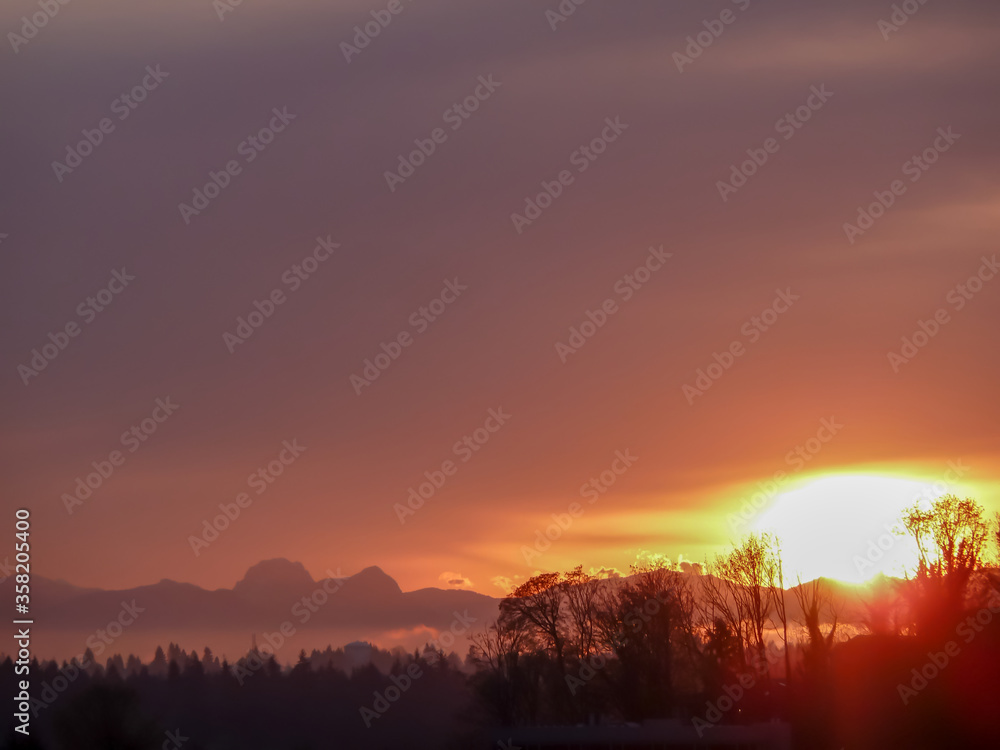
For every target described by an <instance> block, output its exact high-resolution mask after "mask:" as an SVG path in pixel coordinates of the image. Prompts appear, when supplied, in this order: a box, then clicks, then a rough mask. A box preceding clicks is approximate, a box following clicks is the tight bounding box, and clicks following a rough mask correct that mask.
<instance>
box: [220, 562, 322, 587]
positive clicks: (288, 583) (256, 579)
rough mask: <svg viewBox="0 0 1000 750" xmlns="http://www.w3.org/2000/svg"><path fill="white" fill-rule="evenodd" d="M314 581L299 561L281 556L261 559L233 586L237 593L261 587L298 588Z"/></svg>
mask: <svg viewBox="0 0 1000 750" xmlns="http://www.w3.org/2000/svg"><path fill="white" fill-rule="evenodd" d="M314 583H315V581H313V578H312V576H311V575H309V571H307V570H306V569H305V566H304V565H303V564H302V563H300V562H292V561H291V560H286V559H285V558H283V557H276V558H273V559H271V560H262V561H261V562H259V563H257V564H256V565H254V566H252V567H251V568H250V569H249V570H247V572H246V575H244V576H243V579H242V580H241V581H239V582H238V583H237V584H236V585H235V586H233V591H235V592H237V593H251V592H258V591H261V590H262V589H266V590H270V589H293V590H296V589H299V588H302V587H305V586H312V585H313V584H314Z"/></svg>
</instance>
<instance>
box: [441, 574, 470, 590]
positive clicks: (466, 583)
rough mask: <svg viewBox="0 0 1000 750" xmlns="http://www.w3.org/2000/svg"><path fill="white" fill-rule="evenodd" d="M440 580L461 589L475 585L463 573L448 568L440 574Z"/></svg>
mask: <svg viewBox="0 0 1000 750" xmlns="http://www.w3.org/2000/svg"><path fill="white" fill-rule="evenodd" d="M438 580H439V581H444V582H445V583H447V584H448V585H449V586H454V587H455V588H460V589H471V588H472V585H473V584H472V581H471V580H470V579H469V578H466V577H465V576H463V575H462V574H461V573H452V572H451V571H450V570H446V571H445V572H444V573H442V574H441V575H439V576H438Z"/></svg>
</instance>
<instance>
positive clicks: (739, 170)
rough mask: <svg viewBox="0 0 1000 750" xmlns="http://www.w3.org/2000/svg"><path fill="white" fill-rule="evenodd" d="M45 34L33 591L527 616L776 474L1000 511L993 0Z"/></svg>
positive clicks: (15, 431) (6, 288)
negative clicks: (390, 580)
mask: <svg viewBox="0 0 1000 750" xmlns="http://www.w3.org/2000/svg"><path fill="white" fill-rule="evenodd" d="M914 5H916V4H914ZM560 7H562V8H563V10H564V11H565V10H566V9H567V8H573V7H575V10H573V12H572V13H571V14H566V15H565V16H563V15H561V14H559V15H556V14H557V13H559V11H558V9H559V8H560ZM908 7H909V6H908ZM38 9H39V6H38V5H37V4H36V3H33V2H28V1H27V0H11V1H10V2H7V3H4V4H3V7H2V8H0V31H2V32H3V34H4V36H5V39H6V46H3V48H2V49H0V57H2V64H0V90H2V91H3V116H2V117H0V142H2V143H3V144H4V146H3V148H2V150H0V151H2V157H0V158H2V161H3V174H4V179H3V180H2V181H0V196H2V200H0V262H2V263H3V264H4V270H3V274H2V284H3V290H2V291H3V294H2V303H0V304H2V309H3V315H4V319H5V321H6V323H7V324H6V325H5V326H4V335H3V337H2V342H0V346H2V351H3V354H4V362H5V363H6V365H5V367H4V370H3V372H2V377H3V378H4V382H3V388H4V393H5V394H6V397H5V398H4V399H3V400H2V402H0V416H2V422H0V425H2V426H0V441H2V443H0V444H2V461H3V465H2V469H3V477H4V490H5V492H4V496H5V497H6V498H9V500H5V505H8V507H9V508H10V511H11V512H12V511H13V509H14V508H15V507H27V508H29V509H30V510H31V514H32V541H33V544H34V552H33V562H34V567H33V572H35V573H37V574H39V575H44V576H47V577H51V578H62V579H65V580H68V581H70V582H72V583H75V584H78V585H82V586H100V587H104V588H125V587H131V586H137V585H141V584H145V583H150V582H154V581H157V580H160V579H162V578H171V579H174V580H180V581H190V582H192V583H196V584H198V585H201V586H204V587H206V588H217V587H231V586H232V585H233V583H235V582H236V581H237V580H239V579H240V578H241V577H242V575H243V573H244V572H245V571H246V569H247V568H248V567H250V566H251V565H253V564H254V563H256V562H258V561H260V560H262V559H268V558H274V557H287V558H289V559H292V560H297V561H301V562H302V563H303V564H304V565H305V566H306V567H307V569H308V570H309V571H310V572H311V573H312V574H313V575H314V576H315V577H316V578H320V577H323V576H324V575H326V573H325V571H327V570H340V571H342V572H343V573H345V574H350V573H352V572H356V571H359V570H361V569H362V568H364V567H367V566H369V565H378V566H380V567H381V568H383V569H384V570H385V571H386V572H387V573H389V574H390V575H392V576H393V577H394V578H396V579H397V581H399V583H400V585H401V586H402V588H403V589H404V590H411V589H416V588H422V587H426V586H440V587H449V586H452V587H463V588H472V589H474V590H477V591H481V592H484V593H489V594H492V595H500V594H501V593H503V591H504V590H505V587H506V586H508V585H510V584H511V583H512V582H517V581H520V580H523V579H524V578H525V577H526V576H530V575H531V574H532V573H533V572H534V571H537V570H553V569H558V570H565V569H568V568H571V567H573V566H575V565H577V564H582V565H583V566H584V567H585V569H591V568H593V569H600V568H604V567H607V568H616V569H619V570H625V569H627V567H628V565H629V563H630V562H632V561H634V560H635V559H636V558H637V557H640V558H641V557H643V556H648V555H650V554H659V555H666V556H667V557H669V558H670V559H671V560H674V561H677V560H688V561H701V560H704V559H705V558H706V557H707V556H711V555H712V554H714V552H716V551H718V550H720V549H722V548H723V547H724V546H725V545H727V544H728V543H729V542H730V541H731V540H732V539H734V538H735V537H737V536H739V535H740V534H741V533H744V532H745V531H747V530H749V529H751V528H753V524H754V523H755V522H756V520H757V517H758V515H759V514H758V513H757V512H756V511H755V512H754V513H751V514H749V517H748V518H746V519H744V521H745V523H735V525H734V522H733V515H732V514H734V513H737V512H739V510H740V508H741V507H742V506H741V504H742V503H743V501H744V500H746V499H747V498H749V497H750V496H751V494H752V493H753V492H755V491H757V489H756V488H757V487H759V486H760V485H758V483H761V482H762V483H764V485H763V486H764V487H765V488H766V487H769V486H770V487H771V488H772V489H771V490H770V492H769V494H767V496H766V497H763V496H762V499H761V506H762V508H761V509H758V510H762V509H763V508H764V507H765V506H766V507H767V508H769V507H771V506H772V505H774V504H775V503H776V502H777V500H776V499H775V495H777V494H779V493H782V492H785V491H789V490H792V489H794V488H797V487H799V486H800V485H802V484H804V483H808V482H809V481H810V480H813V479H817V478H820V479H822V478H824V477H830V476H837V475H857V474H864V475H876V476H881V477H884V476H894V477H902V478H905V479H907V480H908V481H915V482H918V483H920V482H922V483H934V482H948V483H949V485H948V486H949V487H952V486H954V487H958V488H959V489H960V490H961V491H962V492H963V493H966V492H967V493H970V494H973V495H975V496H976V497H977V498H978V499H979V500H980V501H981V502H982V503H983V504H984V505H986V506H987V507H988V508H991V509H996V508H1000V496H998V494H997V486H998V485H997V482H998V481H1000V471H998V470H997V464H996V459H997V452H998V450H997V449H998V441H997V437H998V428H997V424H998V423H1000V421H998V416H1000V414H998V412H1000V399H997V398H996V382H997V377H998V374H1000V354H998V350H997V347H996V346H995V332H996V324H997V321H998V319H1000V297H998V290H1000V280H994V276H996V272H997V270H1000V268H998V269H996V270H991V269H994V268H995V264H996V260H995V259H996V257H997V256H996V253H997V249H998V248H997V241H996V237H997V231H996V229H997V223H998V220H1000V178H998V177H997V175H998V170H997V157H998V151H1000V142H998V140H997V138H996V133H997V132H998V125H1000V108H998V106H997V99H996V95H995V91H996V87H995V83H996V75H997V70H998V69H1000V68H998V64H1000V45H998V44H997V34H998V23H1000V8H998V7H997V6H996V5H995V3H990V2H985V1H983V2H973V1H971V0H959V1H958V2H952V3H944V2H928V3H926V4H924V5H920V6H918V8H917V10H916V12H914V13H913V14H912V16H909V17H907V18H906V19H905V23H902V24H899V23H898V21H897V23H892V20H891V16H892V14H893V7H892V5H891V4H890V3H862V2H855V1H849V2H843V3H837V4H835V5H832V4H829V3H819V2H815V1H811V2H791V1H790V0H786V1H783V2H779V1H778V0H770V1H764V0H739V1H738V2H710V3H698V4H693V3H692V4H686V5H685V6H684V7H680V8H678V7H674V4H672V3H669V4H668V3H659V2H651V1H645V0H635V1H634V2H628V3H612V2H599V1H598V0H588V1H587V2H584V3H582V4H580V5H579V6H573V5H572V4H570V3H563V4H562V6H560V5H559V4H558V3H556V2H554V1H551V2H529V1H528V0H504V2H463V3H443V2H435V1H434V0H418V1H417V2H409V0H401V2H399V3H395V2H393V3H381V2H375V3H368V2H355V1H353V0H352V1H351V2H335V3H328V4H325V5H322V6H317V5H316V4H312V3H304V2H281V3H278V2H277V1H276V0H271V1H269V2H266V1H265V0H248V1H247V2H244V3H242V4H240V5H229V4H226V3H222V2H217V3H215V4H213V3H212V2H209V0H179V1H178V0H172V1H171V2H169V3H168V2H165V1H161V0H153V1H152V2H150V3H143V4H142V5H141V7H139V6H137V5H135V4H134V3H126V2H124V0H120V1H119V0H87V2H84V1H83V0H80V2H73V3H69V4H67V5H64V6H59V9H58V12H56V13H55V15H54V16H52V17H51V18H49V19H48V20H47V21H46V22H45V23H44V25H43V26H41V27H40V28H38V27H35V26H34V25H33V22H31V20H30V18H28V20H27V21H26V20H25V17H26V16H31V15H32V14H35V13H38V12H40V11H39V10H38ZM220 16H221V17H220ZM387 19H388V20H387ZM886 21H888V22H889V24H891V25H887V24H886V23H885V22H886ZM880 22H883V23H880ZM365 24H368V28H369V29H372V30H374V29H375V27H377V31H378V33H377V34H376V35H374V36H372V37H368V36H367V35H366V34H365V30H364V27H365ZM355 27H360V31H359V30H358V29H356V28H355ZM699 34H700V37H699ZM689 37H690V39H689ZM706 41H707V42H709V43H708V44H705V42H706ZM123 95H124V97H125V98H122V97H123ZM87 139H89V140H90V143H96V145H94V146H91V145H90V143H88V142H87ZM81 142H82V144H81ZM421 149H422V152H421ZM915 159H916V161H915ZM748 160H749V161H748ZM747 175H749V176H747ZM217 185H218V186H221V187H218V188H216V187H215V186H217ZM206 186H208V187H206ZM206 194H207V197H206ZM539 196H541V197H539ZM536 199H537V200H536ZM879 202H880V203H879ZM873 203H875V205H874V207H872V205H871V204H873ZM886 205H887V206H888V207H887V208H883V207H884V206H886ZM873 215H874V217H873ZM977 275H978V276H977ZM974 277H975V278H974ZM970 279H973V280H972V281H971V282H970ZM976 279H978V280H976ZM272 295H273V296H272ZM89 300H93V301H92V302H91V301H89ZM255 311H260V312H255ZM265 312H266V313H267V316H266V317H265V315H264V313H265ZM248 317H249V318H251V320H250V321H249V322H244V323H242V324H240V322H239V320H240V319H241V318H242V319H244V320H245V321H246V319H247V318H248ZM251 323H252V324H253V325H251ZM598 323H600V325H598ZM574 330H575V331H576V333H574ZM929 332H933V335H929ZM50 334H51V336H50ZM914 338H916V339H917V343H919V344H920V345H919V346H917V344H915V343H914V342H913V339H914ZM904 339H907V340H908V341H909V343H907V342H906V341H904ZM46 345H48V348H47V349H46ZM43 350H44V351H43ZM46 352H47V353H46ZM366 360H367V361H368V362H366ZM369 362H370V363H371V364H369ZM42 365H44V367H43V366H42ZM373 368H374V369H373ZM366 369H367V372H366ZM706 386H707V387H706ZM144 420H145V422H144ZM133 427H134V428H135V429H136V431H137V432H136V433H135V434H130V432H129V431H130V430H132V429H133ZM466 438H467V439H468V442H465V443H463V440H465V439H466ZM810 441H811V442H810ZM814 449H815V450H814ZM797 450H798V451H799V452H798V453H796V451H797ZM116 451H117V453H115V452H116ZM274 462H277V463H274ZM448 462H450V463H448ZM95 464H96V466H95ZM116 464H117V465H116ZM269 465H270V467H271V468H270V469H269V468H268V466H269ZM955 466H959V467H962V468H961V470H960V474H956V472H955V470H954V467H955ZM261 470H263V471H264V472H265V475H261V474H259V473H258V472H260V471H261ZM616 470H617V471H616ZM95 471H96V472H98V473H99V472H100V471H103V472H104V473H105V474H107V476H106V477H101V476H94V477H92V482H93V483H94V484H97V483H98V480H99V485H100V486H98V487H97V488H96V489H92V490H91V491H90V493H89V494H88V492H87V489H83V490H81V489H80V487H81V486H83V485H85V483H86V478H87V476H88V475H91V474H94V472H95ZM949 471H951V473H950V474H949ZM602 472H603V473H604V474H603V477H604V480H603V483H602V478H601V477H602ZM776 472H784V474H785V476H784V477H783V478H781V479H776V478H775V473H776ZM255 475H256V476H255ZM78 480H79V481H78ZM592 480H596V482H597V483H598V485H599V486H600V490H598V489H595V488H594V486H593V485H591V487H590V489H588V488H587V487H586V486H585V485H587V484H588V483H590V482H591V481H592ZM611 480H613V484H611ZM425 482H430V483H431V484H433V483H435V482H436V483H437V484H439V485H440V486H439V487H431V485H430V484H428V485H427V487H425V488H424V490H425V494H427V495H429V496H428V497H425V498H421V500H422V502H420V501H417V500H410V501H408V498H410V497H411V489H412V490H414V491H417V492H419V489H420V485H421V484H422V483H425ZM769 482H774V483H775V484H774V485H773V486H772V485H769V484H768V483H769ZM81 483H83V484H81ZM868 487H869V489H871V487H872V485H868ZM88 489H89V488H88ZM431 490H433V491H431ZM844 491H845V492H851V490H850V489H845V490H844ZM854 500H855V501H856V500H857V498H854ZM408 502H409V503H410V504H408ZM825 502H827V506H825V508H826V510H829V509H830V506H831V505H832V506H833V507H834V508H836V507H837V503H838V500H837V497H832V498H830V499H829V500H827V501H825ZM574 503H576V504H577V505H574ZM220 504H221V506H222V507H221V508H220ZM857 505H858V504H857V502H853V504H851V503H845V506H844V510H843V513H842V514H841V516H840V517H841V518H842V519H843V518H850V517H851V516H850V515H847V514H849V513H855V512H858V511H857ZM414 506H416V507H414ZM848 508H850V510H849V509H848ZM227 512H228V514H229V517H228V518H224V517H220V514H225V513H227ZM553 514H555V518H553ZM834 515H836V511H834ZM217 517H219V518H217ZM213 523H215V524H216V526H224V528H223V530H221V531H218V529H217V528H216V529H214V531H215V532H216V533H215V534H213V533H212V531H206V530H207V529H208V528H210V527H211V525H212V524H213ZM206 524H208V526H206ZM550 524H556V525H557V527H558V528H555V529H554V530H553V529H549V530H548V534H549V537H550V538H549V539H548V540H546V541H549V542H550V545H549V546H548V547H546V548H545V549H544V550H543V549H541V547H542V546H544V543H539V544H538V545H537V546H536V542H538V540H539V539H540V538H541V537H543V536H544V535H545V534H546V533H547V531H546V530H547V527H549V526H550ZM551 537H555V538H554V539H553V538H551ZM858 541H859V543H862V542H866V541H867V540H863V539H860V538H859V539H858ZM533 553H536V554H533ZM2 554H4V552H3V551H0V555H2ZM831 554H835V553H831ZM819 572H820V573H822V572H823V570H820V571H819Z"/></svg>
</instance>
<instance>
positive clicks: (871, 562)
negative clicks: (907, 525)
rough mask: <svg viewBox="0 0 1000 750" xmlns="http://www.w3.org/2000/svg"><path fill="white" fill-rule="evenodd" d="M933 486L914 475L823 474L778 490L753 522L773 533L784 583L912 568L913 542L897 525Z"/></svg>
mask: <svg viewBox="0 0 1000 750" xmlns="http://www.w3.org/2000/svg"><path fill="white" fill-rule="evenodd" d="M939 494H941V492H940V488H939V487H937V488H936V487H934V486H933V485H931V484H929V483H925V482H921V481H917V480H910V479H902V478H896V477H887V476H874V475H863V474H844V475H834V476H828V477H824V478H821V479H816V480H813V481H811V482H808V483H807V484H804V485H802V486H801V487H799V488H797V489H794V490H789V491H788V492H784V493H781V494H780V495H778V496H777V497H776V498H775V500H774V503H773V504H772V505H771V506H770V507H769V508H767V509H766V510H765V511H763V512H762V513H761V515H760V516H759V518H758V520H757V522H756V523H755V524H754V527H755V530H756V531H758V532H761V531H769V532H772V533H774V534H776V535H777V536H778V538H779V539H780V540H781V550H782V558H783V563H784V570H785V585H786V586H788V585H794V583H795V579H796V576H800V577H801V578H802V580H803V581H809V580H812V579H814V578H818V577H821V576H822V577H826V578H835V579H837V580H840V581H844V582H847V583H863V582H865V581H868V580H870V579H871V578H874V577H875V576H877V575H878V574H880V573H884V574H886V575H890V576H902V575H903V574H904V573H905V572H906V571H907V570H913V568H914V566H915V564H916V560H917V550H916V546H915V544H914V543H913V541H912V540H911V539H910V538H909V537H908V536H906V535H904V534H901V533H899V532H901V531H902V523H901V521H902V517H903V514H904V511H905V509H906V508H910V507H912V506H913V505H914V503H917V502H919V503H920V504H921V505H922V506H923V505H926V504H928V503H929V502H930V500H931V499H933V498H934V497H936V496H938V495H939Z"/></svg>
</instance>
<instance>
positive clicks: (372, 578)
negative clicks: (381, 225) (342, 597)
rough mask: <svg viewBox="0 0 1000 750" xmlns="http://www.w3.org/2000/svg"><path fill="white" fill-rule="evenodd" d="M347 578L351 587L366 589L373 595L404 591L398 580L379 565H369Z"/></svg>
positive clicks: (393, 593)
mask: <svg viewBox="0 0 1000 750" xmlns="http://www.w3.org/2000/svg"><path fill="white" fill-rule="evenodd" d="M347 580H348V581H349V585H350V586H351V588H353V589H355V590H364V591H366V592H368V593H369V594H372V595H383V596H385V595H395V594H401V593H403V591H402V589H400V588H399V584H398V583H396V580H395V579H394V578H393V577H392V576H390V575H389V574H388V573H386V572H385V571H384V570H382V568H380V567H378V566H377V565H369V566H368V567H367V568H365V569H363V570H361V571H360V572H358V573H355V574H354V575H352V576H350V578H348V579H347Z"/></svg>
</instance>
